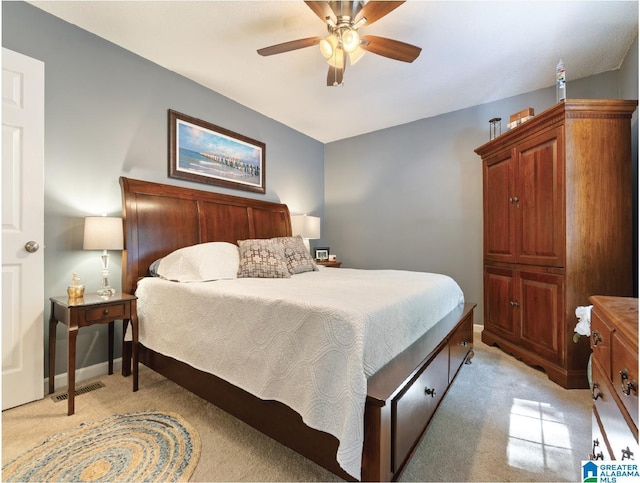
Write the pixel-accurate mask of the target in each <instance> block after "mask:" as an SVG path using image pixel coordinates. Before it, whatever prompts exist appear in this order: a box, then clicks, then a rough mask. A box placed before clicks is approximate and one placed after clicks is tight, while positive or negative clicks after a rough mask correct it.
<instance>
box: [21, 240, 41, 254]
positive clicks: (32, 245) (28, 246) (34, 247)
mask: <svg viewBox="0 0 640 483" xmlns="http://www.w3.org/2000/svg"><path fill="white" fill-rule="evenodd" d="M24 249H25V250H26V251H28V252H29V253H35V252H37V251H38V250H39V249H40V245H38V243H37V242H34V241H28V242H27V243H25V245H24Z"/></svg>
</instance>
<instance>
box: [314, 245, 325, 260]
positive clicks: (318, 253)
mask: <svg viewBox="0 0 640 483" xmlns="http://www.w3.org/2000/svg"><path fill="white" fill-rule="evenodd" d="M314 253H315V256H314V257H313V258H315V259H316V260H320V261H323V262H326V261H327V260H329V248H328V247H327V248H316V249H315V251H314Z"/></svg>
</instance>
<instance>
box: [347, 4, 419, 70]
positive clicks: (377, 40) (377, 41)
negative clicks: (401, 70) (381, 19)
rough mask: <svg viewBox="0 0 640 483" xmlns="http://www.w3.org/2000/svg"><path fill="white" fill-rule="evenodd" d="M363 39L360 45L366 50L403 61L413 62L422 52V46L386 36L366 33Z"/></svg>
mask: <svg viewBox="0 0 640 483" xmlns="http://www.w3.org/2000/svg"><path fill="white" fill-rule="evenodd" d="M367 5H369V3H368V4H367ZM362 40H363V42H362V43H361V44H360V46H361V47H362V48H363V49H364V50H366V51H368V52H372V53H374V54H378V55H381V56H383V57H388V58H390V59H394V60H401V61H402V62H413V61H414V60H416V59H417V58H418V56H419V55H420V52H422V49H421V48H420V47H416V46H415V45H411V44H406V43H404V42H400V41H399V40H392V39H387V38H385V37H377V36H375V35H365V36H364V37H362Z"/></svg>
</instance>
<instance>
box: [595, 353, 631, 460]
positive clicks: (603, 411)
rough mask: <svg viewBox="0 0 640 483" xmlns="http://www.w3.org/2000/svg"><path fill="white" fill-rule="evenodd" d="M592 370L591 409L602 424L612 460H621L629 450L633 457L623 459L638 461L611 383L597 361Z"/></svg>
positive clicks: (629, 432) (629, 431)
mask: <svg viewBox="0 0 640 483" xmlns="http://www.w3.org/2000/svg"><path fill="white" fill-rule="evenodd" d="M592 370H593V398H594V402H595V404H594V407H593V409H594V411H595V412H596V414H597V417H598V418H599V419H600V422H601V423H602V428H603V433H604V437H605V438H606V440H607V441H608V443H609V447H610V448H611V452H612V455H611V457H612V459H615V460H622V459H623V456H625V453H624V451H626V450H627V449H629V450H630V451H631V452H632V453H633V456H632V457H631V458H628V457H625V458H624V459H633V460H636V461H638V460H640V454H639V453H638V441H637V440H636V437H635V436H634V434H633V433H632V432H631V429H630V428H629V425H628V424H627V421H626V420H625V419H624V416H623V415H622V413H621V412H620V408H619V407H618V405H617V404H616V401H615V399H614V398H615V396H614V395H613V390H612V388H611V382H610V381H609V379H608V377H606V376H605V374H604V373H603V369H602V367H600V365H599V364H598V363H597V361H594V363H593V365H592ZM592 431H593V429H592ZM605 454H606V453H605Z"/></svg>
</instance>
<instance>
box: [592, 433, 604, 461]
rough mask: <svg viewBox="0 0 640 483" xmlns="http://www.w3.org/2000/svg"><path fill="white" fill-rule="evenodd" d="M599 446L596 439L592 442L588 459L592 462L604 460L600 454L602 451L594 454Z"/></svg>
mask: <svg viewBox="0 0 640 483" xmlns="http://www.w3.org/2000/svg"><path fill="white" fill-rule="evenodd" d="M598 446H600V441H598V438H596V439H594V440H593V448H592V449H591V455H590V458H591V459H592V460H603V459H604V455H603V454H602V451H598V452H597V453H596V448H597V447H598Z"/></svg>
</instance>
